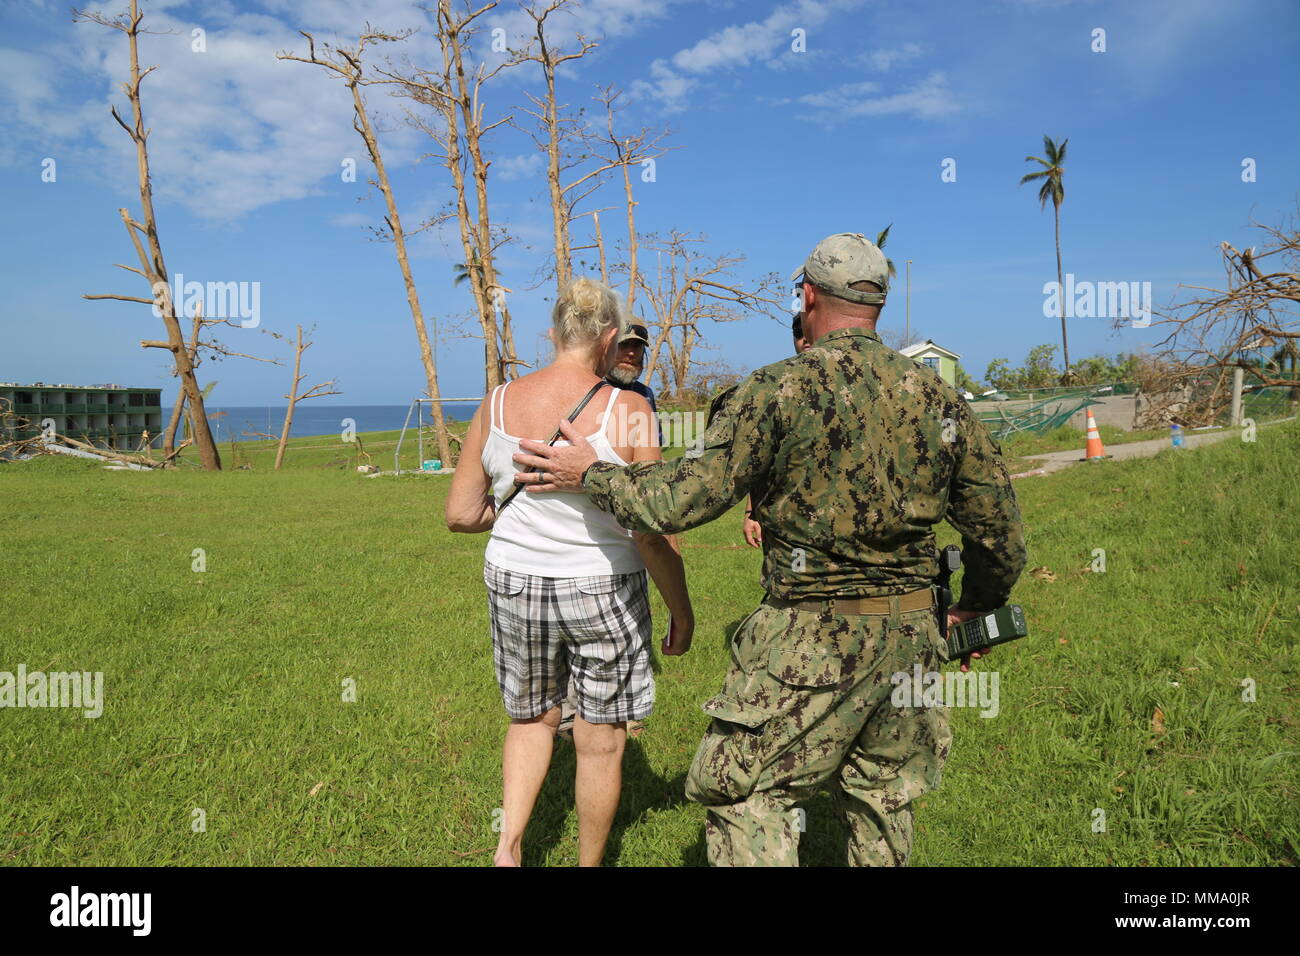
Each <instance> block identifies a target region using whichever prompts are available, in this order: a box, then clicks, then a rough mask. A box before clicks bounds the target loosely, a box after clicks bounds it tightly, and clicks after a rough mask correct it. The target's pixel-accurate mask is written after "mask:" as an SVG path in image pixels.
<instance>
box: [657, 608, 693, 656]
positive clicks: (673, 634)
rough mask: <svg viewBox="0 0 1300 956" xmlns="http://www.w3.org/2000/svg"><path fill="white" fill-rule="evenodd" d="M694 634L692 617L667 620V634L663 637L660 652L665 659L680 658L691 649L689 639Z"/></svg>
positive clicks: (671, 617)
mask: <svg viewBox="0 0 1300 956" xmlns="http://www.w3.org/2000/svg"><path fill="white" fill-rule="evenodd" d="M694 634H695V618H694V617H677V616H675V615H674V616H670V617H669V618H668V633H667V634H665V635H664V642H663V645H662V646H661V647H660V650H661V651H663V653H664V656H666V657H680V656H681V655H683V654H685V653H686V652H687V651H689V650H690V649H691V638H692V637H693V636H694Z"/></svg>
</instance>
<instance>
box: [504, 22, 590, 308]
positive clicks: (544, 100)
mask: <svg viewBox="0 0 1300 956" xmlns="http://www.w3.org/2000/svg"><path fill="white" fill-rule="evenodd" d="M572 5H573V0H547V2H545V3H540V2H530V3H525V4H521V6H522V8H523V11H524V12H525V13H527V14H528V16H529V17H531V18H532V21H533V32H534V35H535V38H536V42H535V43H533V42H530V43H529V45H528V47H527V48H526V49H524V50H520V51H516V52H515V57H516V58H517V59H519V60H530V61H532V62H535V63H537V64H538V65H539V66H540V67H541V68H542V80H543V84H544V86H545V92H544V93H543V95H542V96H537V95H535V94H533V93H529V92H528V91H525V92H524V95H525V96H526V97H528V100H529V102H531V103H532V104H533V107H534V108H533V109H525V110H524V112H525V113H527V114H528V115H529V116H532V117H533V118H534V119H535V120H536V121H537V123H538V129H539V132H540V135H538V133H537V132H530V133H529V135H531V136H532V137H533V139H534V140H535V141H536V142H537V144H538V146H539V147H540V148H542V149H543V150H545V152H546V188H547V191H548V192H549V194H550V199H551V224H552V231H553V233H554V238H555V250H554V255H555V287H556V290H557V292H558V291H562V290H563V289H564V287H565V286H566V285H568V284H569V282H570V280H572V278H573V262H572V250H571V249H570V247H569V246H570V242H569V224H570V223H571V222H572V221H573V217H574V212H573V211H574V207H576V206H577V204H578V203H579V202H581V201H582V199H584V198H586V197H587V196H588V195H590V194H591V192H593V191H594V190H595V189H596V188H597V187H598V186H599V185H600V182H599V180H598V179H597V181H596V182H591V180H592V179H595V178H596V177H597V176H598V175H599V173H598V172H592V171H589V172H587V173H585V174H583V175H581V176H580V177H579V178H578V179H576V180H574V181H572V182H570V183H568V184H567V185H566V184H564V183H563V181H562V176H563V173H564V171H565V170H566V169H569V168H572V167H573V166H574V165H577V164H578V163H579V162H580V161H581V159H582V157H581V156H580V157H577V158H574V157H570V156H568V155H566V154H567V145H568V144H569V143H571V142H578V141H580V138H581V135H582V127H581V124H580V123H579V122H578V121H577V120H576V119H575V118H574V117H572V116H570V115H568V114H567V112H566V111H565V109H564V107H562V106H561V105H560V103H559V101H558V100H557V98H556V90H555V71H556V68H557V67H558V66H560V64H562V63H567V62H568V61H570V60H577V59H581V58H582V57H584V56H586V55H587V54H588V53H590V52H591V51H592V50H594V49H595V48H596V44H595V43H594V42H592V41H590V40H587V39H586V38H585V37H584V36H583V35H582V34H581V33H579V34H577V35H576V37H575V41H576V49H574V50H572V51H569V52H565V51H564V50H562V49H558V48H553V47H552V46H551V44H550V43H549V42H548V40H547V35H546V21H547V19H549V18H550V16H551V14H553V13H555V12H556V11H557V10H564V9H566V8H568V7H570V6H572ZM607 168H608V167H607Z"/></svg>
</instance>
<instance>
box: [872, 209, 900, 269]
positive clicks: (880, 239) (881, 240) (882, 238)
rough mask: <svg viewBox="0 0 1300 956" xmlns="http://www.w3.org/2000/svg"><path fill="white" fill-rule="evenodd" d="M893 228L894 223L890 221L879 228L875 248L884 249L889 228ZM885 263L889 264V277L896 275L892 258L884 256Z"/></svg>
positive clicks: (887, 239)
mask: <svg viewBox="0 0 1300 956" xmlns="http://www.w3.org/2000/svg"><path fill="white" fill-rule="evenodd" d="M893 228H894V224H893V223H892V222H891V223H890V224H889V225H888V226H886V227H885V228H884V229H881V230H880V234H879V235H878V236H876V248H877V249H884V248H885V243H886V242H888V241H889V230H891V229H893ZM885 264H886V265H888V266H889V278H891V279H892V278H894V276H896V275H898V270H897V269H895V268H894V260H893V259H890V258H889V257H888V256H886V257H885Z"/></svg>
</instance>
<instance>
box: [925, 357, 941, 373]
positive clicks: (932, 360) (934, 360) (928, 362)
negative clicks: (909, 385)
mask: <svg viewBox="0 0 1300 956" xmlns="http://www.w3.org/2000/svg"><path fill="white" fill-rule="evenodd" d="M922 361H923V362H925V367H926V368H932V369H934V370H935V371H936V372H937V371H939V356H937V355H927V356H926V357H925V358H924V359H923V360H922Z"/></svg>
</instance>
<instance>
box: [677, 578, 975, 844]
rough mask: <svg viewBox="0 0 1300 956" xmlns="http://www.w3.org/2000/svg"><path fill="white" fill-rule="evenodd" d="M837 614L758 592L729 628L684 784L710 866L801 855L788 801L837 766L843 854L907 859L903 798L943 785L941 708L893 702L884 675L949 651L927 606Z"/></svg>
mask: <svg viewBox="0 0 1300 956" xmlns="http://www.w3.org/2000/svg"><path fill="white" fill-rule="evenodd" d="M894 608H895V611H894V613H890V614H862V615H837V614H835V613H834V611H833V608H828V609H827V610H826V611H823V612H820V613H819V612H815V611H808V610H802V609H797V608H794V607H782V606H780V602H765V603H764V604H762V605H760V606H759V607H758V609H757V610H756V611H754V613H752V614H751V615H750V616H749V617H748V618H746V619H745V621H744V622H743V623H742V624H741V625H740V627H739V628H738V629H737V631H736V633H735V635H734V636H733V638H732V645H731V657H732V662H731V667H730V669H729V671H728V673H727V678H726V682H725V684H724V685H723V688H722V692H721V693H720V694H718V695H717V696H716V697H713V698H712V699H710V700H709V701H707V702H706V703H705V704H704V711H705V713H707V714H710V715H711V716H712V717H713V722H712V724H711V726H710V727H709V730H708V732H707V733H706V734H705V736H704V740H703V741H701V743H700V746H699V750H698V751H696V754H695V760H694V761H693V763H692V765H691V770H690V773H689V775H688V776H687V781H686V795H687V796H688V797H689V798H690V799H692V800H694V801H696V802H697V803H701V804H703V805H704V806H705V807H706V808H707V809H708V822H707V824H706V830H705V837H706V840H707V843H708V854H709V862H710V863H711V864H712V865H714V866H754V865H759V866H797V865H798V863H799V832H800V830H801V829H802V817H801V815H800V812H799V811H797V810H795V804H796V803H798V802H799V801H800V800H803V799H805V798H807V797H809V796H811V795H812V794H813V793H815V792H816V791H817V790H818V789H819V788H820V787H821V786H822V785H823V784H826V783H827V782H829V781H830V780H831V779H832V778H835V782H836V783H837V784H838V786H839V788H840V790H841V791H842V797H843V799H842V800H841V801H840V802H841V805H842V806H843V807H844V809H845V814H846V817H847V822H848V827H849V847H848V863H849V865H851V866H905V865H906V864H907V860H908V857H909V855H910V854H911V849H912V810H911V803H912V801H913V800H915V799H916V798H917V797H919V796H920V795H921V794H923V793H925V792H926V791H928V790H933V789H935V788H937V787H938V786H939V777H940V772H941V770H942V768H943V762H944V760H945V759H946V758H947V756H948V748H949V746H950V745H951V742H952V732H951V731H950V729H949V727H948V717H947V713H946V711H945V710H944V709H942V708H938V707H919V706H918V707H912V706H907V707H903V706H897V705H896V704H895V703H893V702H892V701H891V693H892V692H893V691H894V689H895V687H896V686H897V685H896V684H895V683H894V682H891V679H890V678H891V676H892V675H894V674H896V673H898V672H903V673H907V674H908V675H911V674H912V670H913V666H914V665H915V664H917V663H920V665H921V669H922V671H937V670H938V669H939V667H940V665H941V663H942V662H943V660H944V659H945V658H946V653H945V649H944V647H943V639H942V637H941V636H940V634H939V628H938V625H937V624H936V622H935V619H934V612H933V610H932V609H930V610H921V611H903V612H899V611H897V601H895V602H894Z"/></svg>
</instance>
